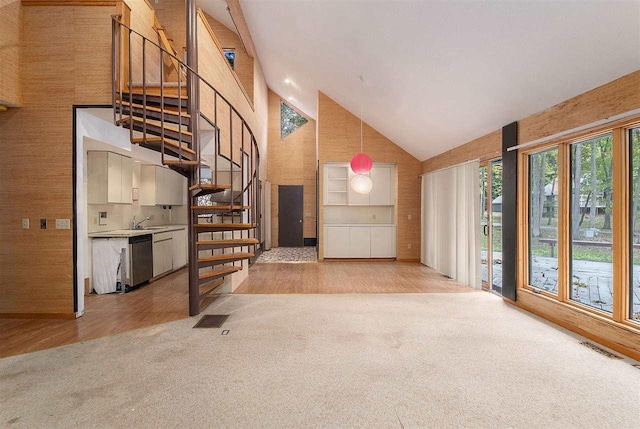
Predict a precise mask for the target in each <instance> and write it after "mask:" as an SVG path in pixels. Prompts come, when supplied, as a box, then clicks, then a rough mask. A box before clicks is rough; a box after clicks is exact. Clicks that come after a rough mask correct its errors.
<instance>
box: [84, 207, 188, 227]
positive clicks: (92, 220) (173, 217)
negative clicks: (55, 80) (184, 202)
mask: <svg viewBox="0 0 640 429" xmlns="http://www.w3.org/2000/svg"><path fill="white" fill-rule="evenodd" d="M100 212H107V219H106V225H99V219H98V216H99V213H100ZM87 215H88V225H87V226H88V232H89V233H92V232H101V231H111V230H114V229H129V228H131V220H132V219H133V217H134V216H135V217H136V221H141V220H142V219H144V218H145V217H147V216H151V219H150V220H148V221H146V222H144V223H143V225H144V226H154V225H169V224H174V225H176V224H179V225H185V224H186V223H187V221H188V215H187V206H173V207H172V208H171V209H163V208H162V207H153V206H141V205H140V204H139V203H138V201H134V202H133V204H106V205H99V204H89V205H87Z"/></svg>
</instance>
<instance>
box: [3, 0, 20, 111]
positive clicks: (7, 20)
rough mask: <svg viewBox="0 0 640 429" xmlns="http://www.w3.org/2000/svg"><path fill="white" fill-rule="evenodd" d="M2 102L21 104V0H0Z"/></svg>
mask: <svg viewBox="0 0 640 429" xmlns="http://www.w3.org/2000/svg"><path fill="white" fill-rule="evenodd" d="M0 23H2V31H0V64H1V65H2V66H0V104H6V105H8V106H19V105H20V104H21V94H20V54H21V50H20V35H21V32H22V5H21V3H20V0H5V1H2V2H0Z"/></svg>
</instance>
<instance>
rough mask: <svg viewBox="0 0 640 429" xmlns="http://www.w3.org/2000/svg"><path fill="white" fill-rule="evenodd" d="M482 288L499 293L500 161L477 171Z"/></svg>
mask: <svg viewBox="0 0 640 429" xmlns="http://www.w3.org/2000/svg"><path fill="white" fill-rule="evenodd" d="M480 193H481V194H480V195H481V196H480V234H481V237H480V250H481V252H480V254H481V268H482V285H483V287H484V288H486V289H490V290H493V291H495V292H498V293H502V160H495V161H491V162H488V163H487V164H485V165H483V166H481V167H480Z"/></svg>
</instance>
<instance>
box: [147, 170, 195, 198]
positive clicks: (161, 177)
mask: <svg viewBox="0 0 640 429" xmlns="http://www.w3.org/2000/svg"><path fill="white" fill-rule="evenodd" d="M186 192H187V182H186V179H185V178H184V177H182V176H181V175H179V174H178V173H176V172H175V171H172V170H170V169H168V168H163V167H159V166H157V165H143V166H141V167H140V197H139V198H140V205H143V206H180V205H183V204H184V194H185V193H186Z"/></svg>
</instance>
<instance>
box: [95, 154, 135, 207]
mask: <svg viewBox="0 0 640 429" xmlns="http://www.w3.org/2000/svg"><path fill="white" fill-rule="evenodd" d="M132 182H133V160H132V159H131V158H128V157H126V156H122V155H118V154H117V153H113V152H103V151H89V152H88V153H87V203H88V204H131V203H132V202H133V201H132V191H131V189H132Z"/></svg>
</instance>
